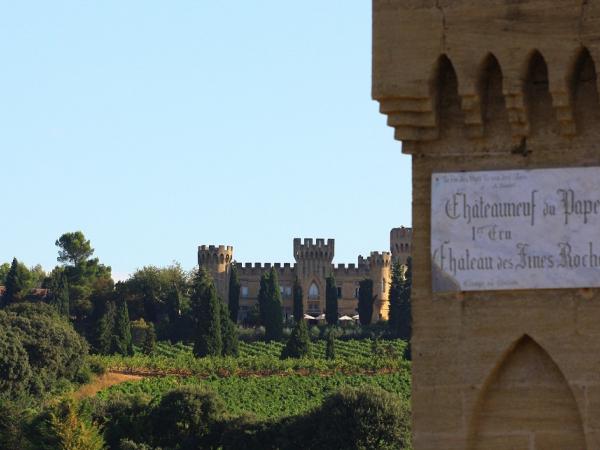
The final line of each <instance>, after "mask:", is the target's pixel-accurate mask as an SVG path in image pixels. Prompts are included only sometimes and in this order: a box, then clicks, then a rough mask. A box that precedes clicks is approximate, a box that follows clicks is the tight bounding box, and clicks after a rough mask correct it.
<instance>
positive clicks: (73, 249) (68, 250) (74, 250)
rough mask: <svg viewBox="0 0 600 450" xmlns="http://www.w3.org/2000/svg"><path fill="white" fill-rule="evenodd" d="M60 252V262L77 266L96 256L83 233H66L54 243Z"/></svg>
mask: <svg viewBox="0 0 600 450" xmlns="http://www.w3.org/2000/svg"><path fill="white" fill-rule="evenodd" d="M54 245H56V246H57V247H58V248H59V249H60V250H59V251H58V258H57V259H58V261H59V262H62V263H69V264H71V265H74V266H77V265H79V264H81V263H83V262H84V261H86V260H87V259H89V258H90V257H91V256H92V255H93V254H94V249H93V248H92V245H91V244H90V241H89V240H87V239H86V238H85V236H84V235H83V233H82V232H81V231H75V232H73V233H65V234H63V235H62V236H61V237H59V238H58V239H57V240H56V242H55V243H54Z"/></svg>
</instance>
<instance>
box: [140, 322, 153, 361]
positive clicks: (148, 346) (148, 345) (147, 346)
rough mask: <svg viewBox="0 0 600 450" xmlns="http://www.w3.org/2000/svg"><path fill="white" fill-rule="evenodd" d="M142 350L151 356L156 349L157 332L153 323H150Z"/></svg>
mask: <svg viewBox="0 0 600 450" xmlns="http://www.w3.org/2000/svg"><path fill="white" fill-rule="evenodd" d="M142 348H143V352H144V354H146V355H151V354H152V353H153V352H154V350H155V349H156V330H155V329H154V324H153V323H152V322H148V327H147V328H146V335H145V336H144V342H143V344H142Z"/></svg>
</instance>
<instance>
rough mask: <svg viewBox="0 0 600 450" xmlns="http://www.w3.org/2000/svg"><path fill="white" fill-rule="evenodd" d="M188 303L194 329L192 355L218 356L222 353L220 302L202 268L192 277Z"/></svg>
mask: <svg viewBox="0 0 600 450" xmlns="http://www.w3.org/2000/svg"><path fill="white" fill-rule="evenodd" d="M190 301H191V304H192V316H193V318H194V322H195V328H196V331H195V336H194V355H196V356H197V357H200V358H202V357H204V356H220V355H221V354H222V352H223V342H222V340H221V311H220V309H221V305H220V303H221V301H220V300H219V297H218V296H217V290H216V288H215V284H214V282H213V280H212V278H211V277H210V275H209V274H208V272H207V271H206V269H204V268H201V269H200V270H198V272H197V273H196V275H195V276H194V280H193V286H192V296H191V298H190Z"/></svg>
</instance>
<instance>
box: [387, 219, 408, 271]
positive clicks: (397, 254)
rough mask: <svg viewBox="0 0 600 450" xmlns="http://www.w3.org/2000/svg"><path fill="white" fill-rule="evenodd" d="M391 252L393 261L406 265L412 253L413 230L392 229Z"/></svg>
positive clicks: (403, 228)
mask: <svg viewBox="0 0 600 450" xmlns="http://www.w3.org/2000/svg"><path fill="white" fill-rule="evenodd" d="M390 252H392V261H393V262H396V261H398V262H400V264H406V260H407V259H408V257H409V256H410V254H411V252H412V228H405V227H400V228H392V230H391V231H390Z"/></svg>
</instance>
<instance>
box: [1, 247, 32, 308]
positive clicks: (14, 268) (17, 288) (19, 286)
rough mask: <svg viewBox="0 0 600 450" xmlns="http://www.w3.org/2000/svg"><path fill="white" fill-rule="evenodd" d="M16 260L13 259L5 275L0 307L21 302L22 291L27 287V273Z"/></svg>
mask: <svg viewBox="0 0 600 450" xmlns="http://www.w3.org/2000/svg"><path fill="white" fill-rule="evenodd" d="M26 270H27V269H26V268H24V267H23V266H22V265H21V264H19V261H17V258H13V260H12V264H11V265H10V270H9V271H8V274H7V275H6V284H5V288H6V291H5V292H4V295H3V296H2V305H3V306H7V305H9V304H11V303H13V302H16V301H18V300H21V297H22V296H23V290H24V289H25V287H26V286H27V275H28V274H27V272H26Z"/></svg>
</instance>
